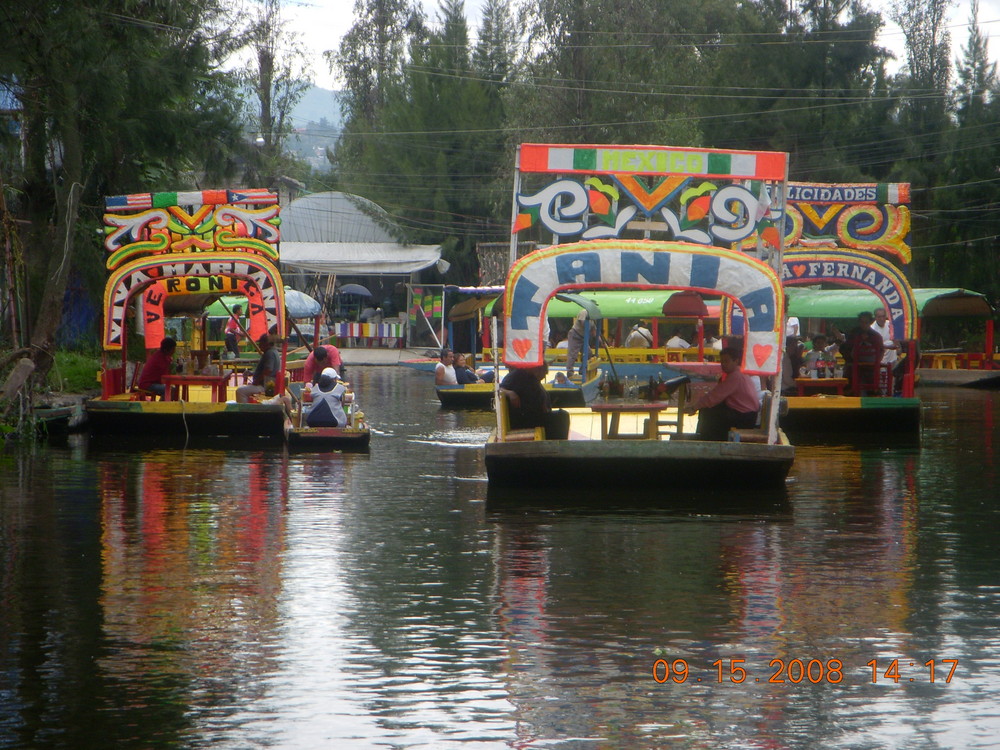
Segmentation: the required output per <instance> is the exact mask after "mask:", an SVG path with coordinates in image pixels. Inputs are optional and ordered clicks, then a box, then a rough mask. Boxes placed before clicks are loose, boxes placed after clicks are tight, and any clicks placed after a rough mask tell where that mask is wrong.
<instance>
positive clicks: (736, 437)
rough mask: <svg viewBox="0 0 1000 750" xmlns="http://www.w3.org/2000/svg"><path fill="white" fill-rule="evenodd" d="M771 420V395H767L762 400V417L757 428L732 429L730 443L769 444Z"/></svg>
mask: <svg viewBox="0 0 1000 750" xmlns="http://www.w3.org/2000/svg"><path fill="white" fill-rule="evenodd" d="M770 419H771V394H770V393H765V394H764V396H763V398H762V399H761V404H760V416H759V417H758V419H757V427H731V428H730V429H729V442H731V443H764V444H765V445H766V444H767V426H768V422H769V421H770Z"/></svg>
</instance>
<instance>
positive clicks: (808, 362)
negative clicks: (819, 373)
mask: <svg viewBox="0 0 1000 750" xmlns="http://www.w3.org/2000/svg"><path fill="white" fill-rule="evenodd" d="M836 356H837V342H836V341H834V342H833V343H832V344H827V338H826V335H824V334H822V333H817V334H816V335H815V336H813V337H812V349H811V350H810V351H808V352H806V355H805V357H804V359H803V366H804V367H805V370H806V373H807V374H809V375H812V373H813V371H814V370H819V369H820V368H821V367H822V368H826V369H827V371H828V372H829V370H830V368H831V367H833V364H834V362H835V361H836Z"/></svg>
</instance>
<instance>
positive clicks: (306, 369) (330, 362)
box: [302, 344, 344, 383]
mask: <svg viewBox="0 0 1000 750" xmlns="http://www.w3.org/2000/svg"><path fill="white" fill-rule="evenodd" d="M320 352H323V353H322V354H320ZM327 367H332V368H333V369H334V370H336V371H337V372H338V373H340V376H341V377H342V378H343V377H344V363H343V362H342V361H341V359H340V349H338V348H337V347H335V346H334V345H333V344H320V345H319V346H317V347H316V348H315V349H313V350H312V351H311V352H309V356H308V357H306V361H305V364H304V365H302V377H303V380H305V382H306V383H312V382H313V381H314V380H318V379H319V374H320V373H321V372H323V370H325V369H326V368H327Z"/></svg>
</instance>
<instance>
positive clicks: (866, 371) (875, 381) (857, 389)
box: [851, 336, 884, 396]
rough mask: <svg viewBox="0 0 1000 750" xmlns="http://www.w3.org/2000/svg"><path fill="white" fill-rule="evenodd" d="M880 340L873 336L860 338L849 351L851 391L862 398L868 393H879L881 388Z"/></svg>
mask: <svg viewBox="0 0 1000 750" xmlns="http://www.w3.org/2000/svg"><path fill="white" fill-rule="evenodd" d="M883 369H884V368H883V367H882V340H881V339H879V338H877V337H875V336H867V337H862V338H860V339H858V340H857V341H855V342H854V347H853V348H852V350H851V391H852V392H853V393H854V395H856V396H864V395H866V392H868V391H874V393H876V394H877V393H879V392H880V391H881V389H882V387H883V378H882V371H883Z"/></svg>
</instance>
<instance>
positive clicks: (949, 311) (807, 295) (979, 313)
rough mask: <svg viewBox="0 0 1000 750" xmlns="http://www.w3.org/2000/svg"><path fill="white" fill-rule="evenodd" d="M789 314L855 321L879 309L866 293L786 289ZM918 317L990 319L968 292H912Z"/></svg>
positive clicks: (980, 300) (979, 297) (983, 302)
mask: <svg viewBox="0 0 1000 750" xmlns="http://www.w3.org/2000/svg"><path fill="white" fill-rule="evenodd" d="M785 293H786V294H787V295H788V314H789V315H794V316H796V317H799V318H854V317H856V316H857V314H858V313H859V312H862V311H864V310H874V309H875V308H876V307H878V306H879V304H881V303H880V301H879V298H878V297H877V296H876V295H875V294H874V293H873V292H870V291H869V290H867V289H808V288H796V287H785ZM913 296H914V298H915V300H916V303H917V314H918V315H919V316H920V317H963V316H967V317H984V318H988V317H991V316H992V315H993V312H994V310H993V307H992V305H990V303H989V300H988V299H987V298H986V296H985V295H983V294H980V293H979V292H972V291H969V290H967V289H914V290H913Z"/></svg>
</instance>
